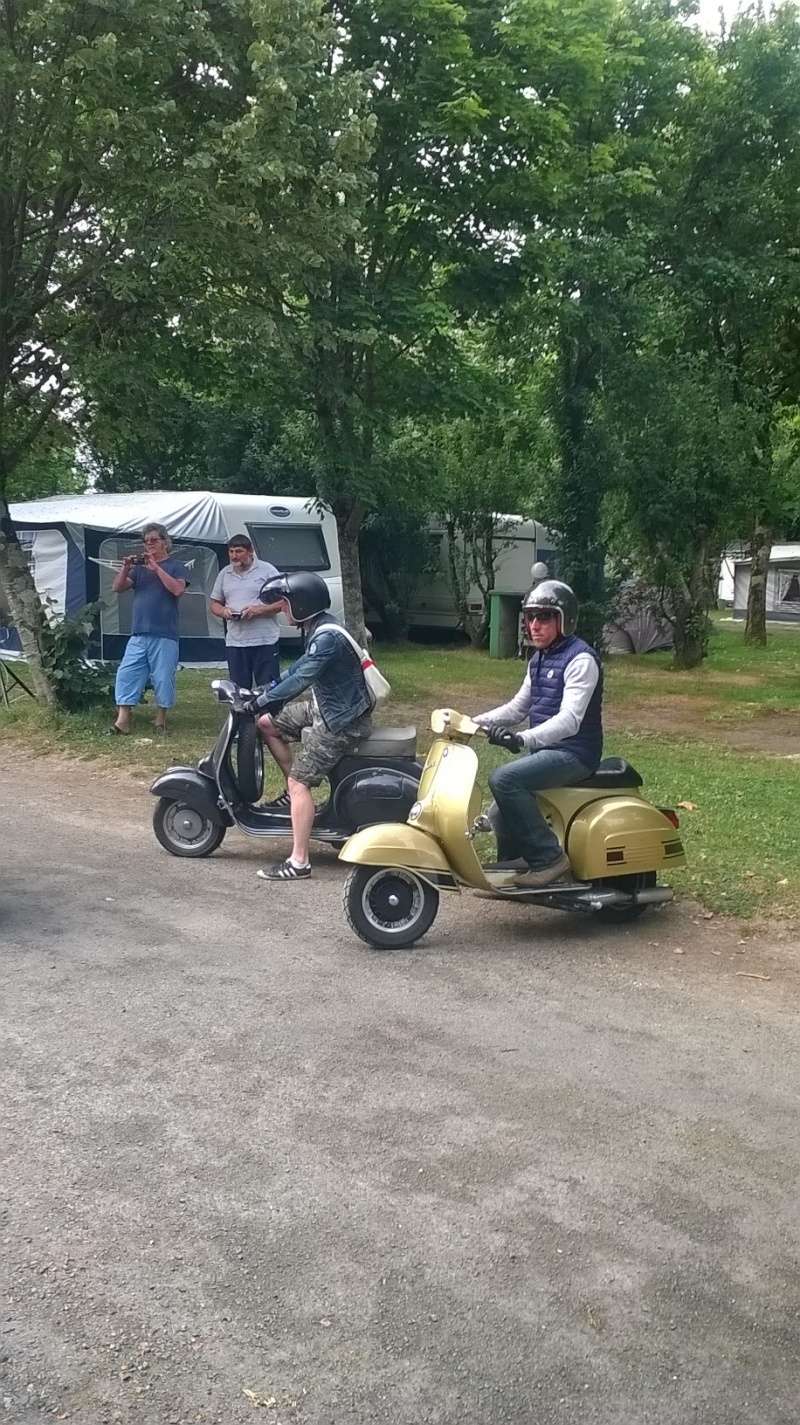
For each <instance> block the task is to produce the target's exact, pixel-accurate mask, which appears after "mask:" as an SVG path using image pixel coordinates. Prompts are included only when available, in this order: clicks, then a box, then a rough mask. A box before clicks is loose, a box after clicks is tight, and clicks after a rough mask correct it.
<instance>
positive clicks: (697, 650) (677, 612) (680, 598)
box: [667, 544, 709, 669]
mask: <svg viewBox="0 0 800 1425" xmlns="http://www.w3.org/2000/svg"><path fill="white" fill-rule="evenodd" d="M668 570H669V566H668ZM671 572H672V577H671V578H670V577H669V572H668V575H667V578H668V583H669V602H670V605H671V608H672V632H673V637H674V640H675V651H674V655H673V660H672V663H673V667H674V668H680V669H687V668H698V667H699V666H700V664H701V663H702V661H703V659H704V658H705V656H706V654H707V653H708V630H709V623H708V589H707V587H706V549H705V544H702V545H701V546H700V547H699V548H698V549H697V550H696V551H695V555H694V564H693V566H692V568H691V569H690V570H689V572H688V574H687V573H686V572H683V571H681V570H680V569H679V568H676V567H675V566H673V568H672V571H671Z"/></svg>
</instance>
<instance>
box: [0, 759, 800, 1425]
mask: <svg viewBox="0 0 800 1425" xmlns="http://www.w3.org/2000/svg"><path fill="white" fill-rule="evenodd" d="M150 809H151V802H150V798H149V797H148V794H147V791H146V788H145V787H143V786H139V785H136V784H135V783H133V782H132V781H131V780H130V778H129V777H128V776H125V777H123V778H120V776H119V774H115V773H112V772H105V773H103V772H100V770H99V769H98V768H97V766H96V765H89V766H87V765H85V764H79V763H75V762H59V761H58V760H54V759H40V760H39V761H38V762H31V761H30V760H28V759H26V758H25V757H23V756H22V755H21V754H20V755H19V757H18V758H17V760H16V764H15V765H10V759H8V758H6V759H5V760H4V761H3V762H2V763H0V837H1V838H2V848H3V849H2V861H1V863H0V937H2V952H0V1064H1V1065H2V1088H1V1090H0V1142H1V1144H2V1148H1V1150H0V1151H1V1152H2V1162H0V1245H1V1248H2V1250H1V1251H0V1420H2V1421H4V1422H8V1425H40V1422H41V1425H43V1422H45V1421H48V1420H62V1421H63V1420H66V1421H70V1422H78V1425H250V1422H254V1425H255V1422H258V1421H262V1420H263V1421H264V1422H266V1425H386V1422H391V1425H424V1423H425V1422H429V1425H462V1422H464V1421H475V1422H480V1425H495V1422H497V1425H500V1422H503V1425H649V1422H653V1425H687V1422H688V1421H702V1425H765V1422H766V1425H796V1421H797V1419H798V1416H799V1415H800V1388H799V1387H798V1379H799V1378H800V1377H799V1375H798V1364H799V1362H800V1344H799V1343H800V1335H799V1334H798V1320H799V1319H800V1294H799V1293H800V1288H799V1287H798V1283H799V1282H800V1275H799V1274H798V1260H799V1259H800V1235H799V1232H798V1215H797V1182H798V1178H799V1177H800V1146H798V1135H797V1131H796V1125H797V1092H796V1075H795V1071H794V1065H795V1064H796V1062H797V1058H798V1050H800V1045H799V1044H798V1030H797V1024H798V1019H797V1005H798V995H799V994H800V961H799V960H798V956H797V949H798V946H797V944H796V941H795V939H794V938H793V937H792V936H791V935H790V933H789V931H788V929H787V928H782V929H778V928H776V929H775V930H770V929H769V928H765V927H760V928H759V929H758V931H757V932H756V931H753V930H748V931H746V932H745V931H743V930H742V929H741V928H740V927H739V926H737V925H736V924H735V923H731V922H728V921H724V920H722V919H720V918H718V917H709V916H707V915H704V914H703V913H702V912H700V911H698V910H697V909H695V908H694V907H692V906H691V905H682V906H678V907H674V908H669V909H668V910H666V911H664V912H663V913H660V914H658V915H656V914H651V915H648V916H647V917H646V918H644V919H642V920H641V921H640V922H638V923H637V924H636V925H635V926H629V927H624V928H617V929H611V928H608V927H602V926H598V925H597V924H595V923H594V922H591V921H587V920H584V919H582V918H574V917H568V916H565V915H559V914H557V913H555V912H553V913H549V912H539V913H536V912H533V911H530V910H525V911H522V908H521V907H513V906H509V905H505V904H503V903H497V904H495V903H487V902H479V901H475V900H474V899H472V898H470V897H468V896H462V897H453V898H451V899H450V900H448V901H447V902H445V903H444V904H443V908H442V910H441V912H440V916H439V919H438V920H437V922H436V924H435V925H434V927H433V928H432V930H431V931H430V933H429V935H428V936H427V937H426V938H425V940H424V941H423V942H421V944H420V945H419V946H418V947H417V949H416V950H414V951H412V952H406V953H398V954H395V955H386V954H377V953H374V952H370V951H369V950H368V949H367V948H366V947H365V946H364V945H363V944H361V942H359V941H357V940H356V939H355V938H354V937H353V936H352V934H351V933H350V932H349V930H348V928H347V926H346V924H345V921H344V918H343V915H342V911H341V901H340V898H341V887H342V879H343V874H342V870H343V868H342V866H341V863H339V862H338V861H337V860H336V858H335V856H334V855H333V853H331V852H330V851H328V850H322V851H320V852H319V853H318V855H317V856H316V858H315V873H314V876H313V878H312V880H310V881H308V882H298V883H296V884H294V885H291V886H286V885H283V886H269V885H266V884H265V883H263V882H261V881H259V880H257V878H256V876H255V874H254V873H255V870H256V868H257V866H259V865H260V864H262V863H263V861H264V860H265V859H269V857H271V856H274V857H276V858H277V857H279V856H281V855H283V854H284V853H285V850H286V847H285V843H283V842H281V841H277V842H275V843H273V846H274V849H273V850H272V851H268V852H265V849H264V846H263V844H261V845H254V844H253V843H252V842H250V841H247V840H246V839H245V838H243V837H241V836H238V835H236V834H231V835H230V836H229V837H228V838H227V839H226V841H225V842H224V844H223V846H222V847H221V848H220V850H219V851H218V852H217V854H216V855H214V856H213V857H211V858H210V859H209V860H207V861H199V862H191V861H189V862H181V861H176V860H174V859H172V858H171V857H169V856H167V855H166V854H165V853H164V852H163V851H162V850H161V849H160V848H159V847H158V846H157V845H156V843H155V840H154V837H153V834H152V830H151V827H150V824H149V814H150Z"/></svg>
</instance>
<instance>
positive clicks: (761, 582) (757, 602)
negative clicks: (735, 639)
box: [744, 520, 772, 648]
mask: <svg viewBox="0 0 800 1425" xmlns="http://www.w3.org/2000/svg"><path fill="white" fill-rule="evenodd" d="M771 553H772V530H771V529H770V528H769V526H768V525H767V524H765V523H763V522H762V521H761V520H758V521H757V522H756V527H755V529H754V531H753V540H752V546H751V555H752V563H751V565H750V588H749V590H748V593H747V621H746V623H745V626H744V641H745V643H754V644H757V645H759V646H760V647H761V648H765V647H766V643H767V571H768V569H769V557H770V555H771Z"/></svg>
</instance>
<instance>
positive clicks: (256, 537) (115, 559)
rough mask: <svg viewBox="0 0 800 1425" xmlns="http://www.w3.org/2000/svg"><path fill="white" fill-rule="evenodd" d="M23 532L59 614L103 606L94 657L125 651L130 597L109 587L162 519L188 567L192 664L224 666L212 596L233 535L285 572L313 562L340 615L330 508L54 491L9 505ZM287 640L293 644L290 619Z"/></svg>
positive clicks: (185, 625) (183, 635)
mask: <svg viewBox="0 0 800 1425" xmlns="http://www.w3.org/2000/svg"><path fill="white" fill-rule="evenodd" d="M11 518H12V520H13V522H14V527H15V529H16V532H17V537H18V538H19V541H20V543H21V544H22V546H23V548H25V549H26V550H27V552H28V557H29V559H30V563H31V568H32V571H33V577H34V581H35V583H36V587H37V589H38V591H39V595H40V597H41V598H42V599H46V600H49V601H50V602H49V608H50V609H51V610H52V612H53V613H54V614H57V615H64V614H66V615H67V616H69V615H71V614H75V613H77V612H78V610H79V609H81V608H83V606H84V605H85V604H87V603H95V602H99V603H100V606H101V608H100V619H99V626H98V630H97V637H96V640H95V643H94V645H93V647H92V648H91V649H90V653H91V654H92V656H94V657H97V658H103V659H110V660H116V659H118V658H121V657H122V653H123V650H124V648H125V643H126V640H127V638H128V635H129V634H130V631H131V610H132V600H133V595H132V594H131V593H126V594H119V595H117V594H114V593H113V592H112V589H111V585H112V581H113V579H114V574H115V573H116V570H117V568H118V567H119V563H120V561H121V559H122V557H123V555H125V554H128V553H131V552H132V551H133V550H134V549H136V548H138V546H139V541H140V535H141V530H142V526H143V525H145V524H147V523H148V522H149V521H151V520H152V521H155V522H157V523H159V524H163V525H164V526H165V527H166V529H167V530H168V531H169V533H170V536H171V538H172V541H173V547H174V552H175V554H176V555H177V557H178V558H179V559H181V560H183V562H184V564H186V565H187V566H188V567H189V570H190V575H191V583H190V586H189V588H188V590H187V592H186V594H185V595H184V596H183V598H182V599H181V601H180V630H179V632H180V658H181V661H182V662H184V663H186V662H189V663H224V661H225V635H224V628H223V624H222V621H221V620H220V619H218V618H215V617H214V615H213V614H212V613H211V612H210V611H209V607H208V598H209V594H210V592H211V589H212V587H213V584H214V580H215V579H216V577H217V574H218V573H219V570H220V567H221V566H222V565H223V564H226V563H227V560H228V556H227V542H228V540H229V539H230V538H231V536H232V535H234V534H249V535H250V538H251V539H252V541H253V545H254V547H255V550H256V553H257V555H258V557H259V559H266V560H268V561H269V562H270V563H271V564H274V565H275V566H276V568H278V569H280V571H281V572H282V573H289V572H291V571H292V570H295V569H308V570H312V571H313V572H314V573H317V574H321V575H322V577H323V579H324V580H325V581H326V583H327V584H328V587H329V588H330V591H331V609H332V612H333V613H334V615H335V617H337V618H341V617H342V614H343V603H342V574H341V566H340V563H339V540H338V535H337V530H336V521H335V519H334V517H333V515H332V514H330V513H328V512H327V511H320V510H319V509H318V508H317V506H316V505H315V504H314V503H313V501H311V500H309V499H296V498H288V497H287V498H282V497H275V498H273V497H271V496H267V495H225V494H214V493H213V492H212V491H208V490H202V491H161V490H158V491H137V492H136V493H135V494H131V495H74V496H70V495H64V496H62V495H55V496H53V497H52V498H51V499H47V500H35V501H32V502H30V503H28V504H15V505H12V506H11ZM281 638H282V639H285V640H286V641H290V642H296V641H297V640H298V638H299V634H298V630H297V629H296V628H293V627H291V626H290V625H289V624H288V623H285V624H284V625H283V626H282V628H281ZM0 647H2V648H3V649H4V650H5V651H6V652H13V651H15V650H18V649H19V640H18V636H17V633H16V630H14V629H13V628H10V627H8V626H6V627H3V628H0Z"/></svg>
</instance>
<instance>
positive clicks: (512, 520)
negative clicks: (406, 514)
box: [407, 515, 558, 629]
mask: <svg viewBox="0 0 800 1425" xmlns="http://www.w3.org/2000/svg"><path fill="white" fill-rule="evenodd" d="M430 537H431V538H432V540H433V541H434V545H435V547H436V567H435V570H434V572H433V574H430V575H428V576H427V577H425V578H424V579H422V580H420V583H419V586H418V588H417V590H416V592H415V594H414V598H413V601H412V603H411V605H410V607H409V608H408V610H407V616H408V624H409V627H410V628H431V629H433V628H441V629H456V628H458V626H459V614H458V610H457V608H456V605H455V600H454V598H453V591H452V587H451V583H450V574H449V570H448V561H447V531H446V528H445V526H444V524H443V523H439V522H437V523H434V524H431V526H430ZM495 544H496V546H497V548H498V550H499V554H498V559H497V565H496V576H495V588H496V589H497V591H498V593H501V594H519V596H520V598H521V597H522V595H523V594H525V593H526V592H527V591H528V589H529V588H530V586H531V565H533V564H536V563H539V562H541V563H544V564H546V565H547V568H548V573H549V574H550V575H552V576H555V575H556V573H557V568H556V565H557V560H558V555H557V548H556V536H555V535H554V534H553V532H552V531H551V530H548V529H546V527H545V526H544V525H543V524H539V522H538V520H526V519H523V518H522V516H521V515H496V516H495ZM469 608H470V612H474V613H476V614H480V613H481V612H482V610H483V599H482V597H481V591H480V589H479V588H478V586H477V585H473V586H472V588H471V589H470V591H469Z"/></svg>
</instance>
